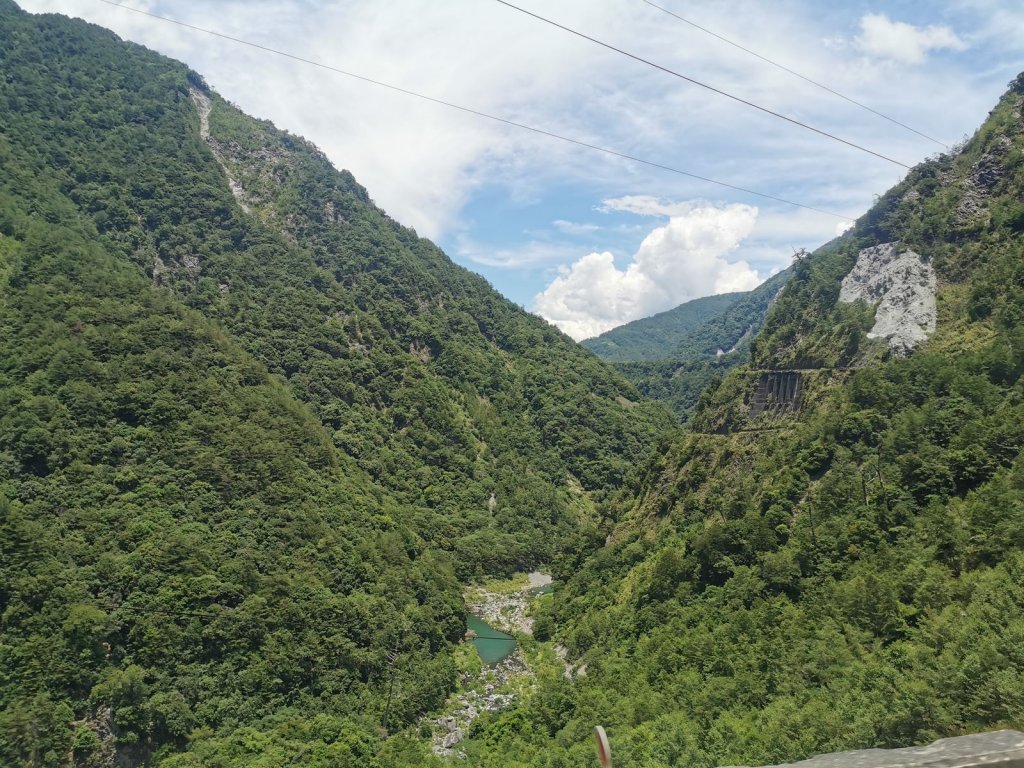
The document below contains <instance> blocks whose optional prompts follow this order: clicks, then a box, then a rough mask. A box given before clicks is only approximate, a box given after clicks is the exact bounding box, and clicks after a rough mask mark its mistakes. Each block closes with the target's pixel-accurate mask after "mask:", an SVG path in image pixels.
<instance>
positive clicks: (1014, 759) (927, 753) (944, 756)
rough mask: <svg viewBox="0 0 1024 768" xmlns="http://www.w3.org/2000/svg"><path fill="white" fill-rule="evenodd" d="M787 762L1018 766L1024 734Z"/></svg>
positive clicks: (856, 766) (816, 766)
mask: <svg viewBox="0 0 1024 768" xmlns="http://www.w3.org/2000/svg"><path fill="white" fill-rule="evenodd" d="M786 765H788V766H798V767H799V768H974V767H975V766H993V767H994V768H1019V766H1021V765H1024V733H1021V732H1019V731H993V732H992V733H976V734H972V735H970V736H956V737H954V738H951V739H939V740H938V741H936V742H934V743H932V744H929V745H928V746H925V747H905V748H903V749H860V750H857V751H855V752H837V753H834V754H831V755H821V756H819V757H812V758H811V759H810V760H801V761H800V762H798V763H787V764H786Z"/></svg>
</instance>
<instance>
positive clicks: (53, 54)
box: [0, 0, 665, 576]
mask: <svg viewBox="0 0 1024 768" xmlns="http://www.w3.org/2000/svg"><path fill="white" fill-rule="evenodd" d="M0 9H2V10H0V12H2V13H3V14H4V15H3V21H4V24H3V29H2V31H0V35H2V36H3V37H2V42H3V46H2V48H0V51H2V54H0V55H2V57H3V58H2V61H3V68H4V71H5V73H6V75H7V76H6V79H5V82H4V83H3V84H2V85H0V98H2V105H0V109H2V114H3V126H4V127H3V137H4V140H5V141H6V142H7V144H8V145H9V146H10V148H11V149H12V151H18V152H23V153H24V155H25V157H26V158H30V160H27V161H26V162H31V163H33V164H34V167H36V168H38V169H39V171H40V172H41V173H44V174H48V175H50V176H51V177H52V179H53V182H54V184H56V185H57V186H59V188H60V190H61V193H62V195H63V196H64V197H65V198H66V199H67V200H69V201H70V202H71V203H73V204H74V206H75V207H76V208H77V210H78V211H80V212H81V213H82V214H84V215H85V216H87V217H88V218H89V219H91V220H92V222H93V224H94V225H95V227H96V229H97V231H98V233H99V235H100V241H101V242H102V244H103V246H104V247H105V248H106V249H108V250H109V251H110V252H111V253H113V254H115V255H116V257H117V258H118V259H120V260H121V261H122V262H124V263H126V264H129V263H130V264H132V265H134V266H135V267H136V269H137V270H138V272H139V273H140V274H142V275H145V276H146V277H147V279H149V280H150V281H151V282H152V284H153V286H155V287H157V288H160V289H162V290H165V291H168V292H170V293H172V294H173V295H175V296H177V297H178V298H179V299H180V300H181V301H182V302H184V303H185V304H187V305H188V306H190V307H192V308H193V309H195V310H197V311H199V312H201V313H202V314H203V316H204V317H206V318H208V319H209V320H211V321H213V322H215V323H217V324H218V325H219V326H220V327H221V328H223V329H224V330H225V331H226V332H227V333H228V334H230V335H231V337H232V338H233V339H235V340H236V341H237V342H238V343H239V344H241V345H242V347H243V348H244V349H245V350H246V351H247V352H248V353H249V354H251V355H252V356H253V357H254V358H255V359H256V360H258V361H259V363H260V364H261V365H262V366H263V367H264V368H265V369H266V370H267V371H268V372H269V373H270V374H271V375H272V376H274V377H275V378H277V379H278V380H279V381H281V382H283V383H285V384H286V385H287V387H288V388H289V390H290V391H291V392H292V393H293V395H294V396H295V397H296V398H298V399H299V400H301V401H303V402H304V403H306V404H307V405H308V406H309V407H310V408H311V409H312V410H313V412H314V413H315V414H316V415H317V417H318V419H319V420H320V422H321V423H322V425H323V426H324V428H325V429H327V430H328V431H329V432H330V434H331V438H332V441H333V442H334V444H335V446H336V447H337V448H338V449H339V450H341V451H342V452H344V453H345V454H347V455H349V456H351V457H352V458H353V459H354V460H355V462H356V463H357V465H358V466H359V467H360V468H361V469H362V470H363V471H364V472H366V473H367V474H368V475H370V476H371V477H372V478H373V479H374V480H375V481H376V482H378V483H380V484H382V485H384V486H386V487H387V488H388V490H389V491H390V492H391V493H392V494H393V495H394V496H395V498H396V499H398V500H400V501H401V502H403V504H405V505H407V507H408V508H409V509H411V510H413V511H412V512H409V513H408V515H409V519H408V520H406V521H405V522H408V523H409V524H410V525H412V526H413V527H414V528H415V529H416V530H417V531H418V532H420V533H421V534H422V535H423V536H424V537H425V538H426V539H427V540H428V541H429V542H431V543H433V544H436V545H437V546H439V547H441V548H443V549H446V550H449V551H453V552H455V553H456V554H457V564H458V567H459V569H460V572H461V573H462V574H463V575H467V576H468V575H471V574H474V573H478V572H502V571H508V570H510V569H513V568H516V567H523V566H525V565H528V564H530V563H533V562H537V561H539V560H545V559H549V558H551V557H553V556H554V555H555V553H556V552H557V551H559V550H560V549H561V548H562V547H563V544H565V542H566V540H567V539H571V538H575V537H577V536H578V535H579V532H580V531H581V530H582V529H586V528H588V527H590V526H591V523H590V520H591V517H592V511H591V510H592V504H593V502H594V501H595V500H598V499H600V498H601V496H602V494H603V493H604V491H605V489H607V488H609V487H612V486H614V485H615V484H617V483H619V482H621V480H622V479H623V478H624V476H625V474H626V472H627V470H628V469H629V467H630V466H631V465H632V463H633V462H635V461H637V460H639V459H640V458H641V457H642V456H643V455H644V453H645V450H646V448H647V446H648V445H649V444H650V441H651V440H652V438H653V436H654V435H655V434H656V432H657V431H658V429H659V427H660V425H661V424H662V423H664V419H665V416H664V414H662V413H660V412H658V411H657V409H655V408H653V407H652V406H650V405H637V401H638V400H639V397H638V394H637V392H636V390H635V389H634V388H633V387H631V386H630V385H629V384H627V383H626V382H625V381H624V380H622V379H621V378H619V377H618V376H616V375H614V374H613V373H611V372H610V371H609V370H608V369H607V368H606V367H605V366H603V365H602V364H600V363H599V362H598V361H596V360H595V359H593V357H592V356H590V355H589V354H587V353H586V352H584V351H583V350H580V349H579V348H578V347H577V346H576V345H575V344H573V342H572V341H571V340H570V339H568V338H567V337H565V336H564V335H562V334H561V333H559V332H558V331H557V330H555V329H554V328H552V327H551V326H549V325H548V324H546V323H544V322H543V321H541V320H540V319H538V318H536V317H533V316H531V315H528V314H526V313H525V312H522V311H521V310H519V309H518V308H516V307H515V306H514V305H512V304H511V303H510V302H507V301H505V300H504V299H502V298H501V297H500V296H499V295H498V294H497V293H496V292H495V291H493V290H492V289H491V288H490V287H489V286H488V285H487V284H486V282H485V281H483V280H482V279H481V278H479V277H477V276H475V275H473V274H471V273H469V272H467V271H466V270H463V269H461V268H459V267H457V266H455V265H454V264H452V263H451V262H450V261H449V260H448V258H447V257H446V256H445V255H444V254H443V253H441V252H440V251H439V250H438V249H437V248H436V247H434V246H433V245H432V244H431V243H429V242H428V241H426V240H422V239H420V238H418V237H417V236H416V235H415V233H414V232H412V231H410V230H408V229H406V228H403V227H401V226H400V225H398V224H397V223H395V222H394V221H392V220H391V219H389V218H388V217H387V216H386V215H385V214H384V213H383V212H381V211H380V210H379V209H378V208H376V207H375V206H374V205H373V204H372V202H371V201H370V199H369V197H368V195H367V193H366V191H365V190H364V189H362V188H361V187H360V186H359V185H358V184H356V182H355V181H354V180H353V179H352V177H351V175H349V174H348V173H345V172H338V171H336V170H334V169H333V168H332V167H331V165H330V163H328V162H327V160H326V159H325V158H324V157H323V155H322V154H321V153H319V151H317V150H316V148H315V147H313V146H311V145H309V144H308V143H307V142H305V141H303V140H301V139H298V138H296V137H294V136H290V135H288V134H286V133H283V132H281V131H278V130H276V129H275V128H274V127H273V126H271V125H269V124H267V123H262V122H259V121H257V120H253V119H251V118H249V117H247V116H245V115H243V114H242V113H240V112H239V111H238V110H236V109H235V108H233V107H232V106H230V105H229V104H227V103H226V102H224V101H223V100H222V99H220V98H219V97H218V96H216V94H213V93H212V92H210V91H209V89H207V88H206V86H205V85H204V84H203V82H202V80H201V78H200V77H199V76H198V75H196V74H194V73H190V72H189V71H188V70H187V69H186V68H185V67H184V66H183V65H181V64H179V63H177V62H173V61H171V60H168V59H165V58H163V57H160V56H157V55H155V54H153V53H151V52H149V51H146V50H144V49H142V48H139V47H136V46H132V45H126V44H124V43H122V42H120V41H118V40H117V39H116V38H115V37H114V36H113V35H111V34H110V33H109V32H106V31H104V30H100V29H98V28H95V27H89V26H88V25H85V24H82V23H78V22H71V21H68V20H66V19H62V18H60V17H45V16H44V17H36V18H33V17H29V16H27V15H25V14H23V13H21V12H19V11H17V9H16V7H15V6H13V4H11V3H10V2H9V0H3V3H2V4H0Z"/></svg>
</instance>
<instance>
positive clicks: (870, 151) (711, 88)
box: [495, 0, 910, 170]
mask: <svg viewBox="0 0 1024 768" xmlns="http://www.w3.org/2000/svg"><path fill="white" fill-rule="evenodd" d="M495 2H497V3H501V4H502V5H504V6H507V7H508V8H512V9H513V10H516V11H519V12H520V13H524V14H526V15H527V16H532V17H533V18H535V19H537V20H538V21H543V22H544V23H545V24H550V25H551V26H553V27H558V29H562V30H565V31H566V32H569V33H570V34H573V35H576V36H577V37H582V38H583V39H584V40H589V41H590V42H592V43H596V44H597V45H600V46H602V47H604V48H607V49H608V50H610V51H615V52H616V53H620V54H622V55H623V56H627V57H629V58H631V59H633V60H634V61H639V62H641V63H642V64H646V65H648V66H650V67H654V68H655V69H659V70H661V71H662V72H665V73H667V74H670V75H672V76H673V77H678V78H679V79H681V80H685V81H686V82H688V83H693V84H694V85H699V86H700V87H701V88H706V89H707V90H709V91H711V92H713V93H717V94H718V95H720V96H725V97H726V98H728V99H732V100H733V101H736V102H739V103H740V104H745V105H747V106H748V107H753V108H754V109H757V110H760V111H761V112H764V113H765V114H768V115H771V116H772V117H777V118H779V119H780V120H785V121H786V122H787V123H792V124H793V125H798V126H800V127H801V128H806V129H807V130H808V131H813V132H814V133H817V134H820V135H822V136H825V137H826V138H829V139H832V140H833V141H838V142H840V143H841V144H846V145H847V146H848V147H853V148H854V149H859V150H860V151H861V152H866V153H867V154H869V155H874V156H875V157H878V158H881V159H882V160H886V161H887V162H890V163H893V164H894V165H898V166H900V167H902V168H907V169H908V170H909V168H910V166H909V165H907V164H906V163H901V162H900V161H899V160H894V159H892V158H891V157H888V156H887V155H883V154H882V153H881V152H875V151H874V150H873V149H868V148H867V147H865V146H862V145H860V144H855V143H854V142H852V141H847V140H846V139H844V138H841V137H839V136H836V135H835V134H834V133H829V132H828V131H824V130H822V129H821V128H815V127H814V126H813V125H808V124H807V123H803V122H801V121H799V120H797V119H795V118H792V117H787V116H786V115H784V114H782V113H781V112H776V111H775V110H772V109H768V107H762V106H761V105H760V104H755V103H754V102H752V101H747V100H746V99H744V98H741V97H739V96H736V95H734V94H731V93H729V92H728V91H723V90H722V89H721V88H715V87H714V86H713V85H708V84H707V83H704V82H701V81H700V80H696V79H694V78H692V77H689V76H687V75H684V74H682V73H681V72H676V71H675V70H674V69H669V68H668V67H663V66H661V64H656V63H654V62H653V61H651V60H650V59H645V58H643V57H642V56H637V55H636V54H635V53H630V52H629V51H625V50H623V49H622V48H616V47H615V46H614V45H611V44H610V43H605V42H603V41H601V40H598V39H597V38H596V37H591V36H590V35H585V34H583V33H582V32H578V31H577V30H575V29H573V28H572V27H567V26H565V25H564V24H559V23H558V22H557V21H552V20H551V19H548V18H545V17H544V16H540V15H538V14H536V13H533V12H532V11H528V10H526V9H525V8H520V7H519V6H518V5H513V4H512V3H510V2H508V0H495Z"/></svg>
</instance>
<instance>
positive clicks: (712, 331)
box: [582, 269, 792, 423]
mask: <svg viewBox="0 0 1024 768" xmlns="http://www.w3.org/2000/svg"><path fill="white" fill-rule="evenodd" d="M791 274H792V272H791V270H789V269H786V270H783V271H782V272H779V273H778V274H777V275H773V276H772V277H770V278H769V279H768V280H766V281H765V282H764V283H762V284H761V285H759V286H758V287H757V288H755V289H754V290H752V291H748V292H746V293H728V294H722V295H720V296H708V297H705V298H703V299H695V300H694V301H690V302H687V303H686V304H682V305H680V306H678V307H676V308H675V309H672V310H669V311H668V312H663V313H661V314H659V315H654V316H653V317H649V318H645V319H643V320H636V321H634V322H632V323H627V324H626V325H623V326H620V327H619V328H615V329H613V330H611V331H608V332H607V333H605V334H602V335H601V336H598V337H596V338H594V339H588V340H587V341H584V342H582V343H583V346H585V347H587V348H588V349H590V350H591V351H592V352H594V353H595V354H596V355H598V356H599V357H601V358H603V359H604V360H608V361H609V362H611V363H612V365H613V366H614V367H615V368H616V369H617V370H618V371H619V372H620V373H621V374H622V375H623V376H625V377H626V378H627V379H629V380H630V381H631V382H633V383H634V384H635V385H636V387H637V389H639V390H640V392H641V393H642V394H643V395H644V396H645V397H648V398H651V399H653V400H657V401H660V402H662V403H663V404H664V405H666V406H667V407H669V408H671V409H672V411H673V412H674V413H675V415H676V417H677V418H678V419H679V421H680V422H683V423H685V422H686V421H687V420H688V419H689V418H690V417H691V416H692V415H693V411H694V409H695V408H696V406H697V401H698V399H699V398H700V394H701V392H703V391H704V390H705V388H706V387H707V386H708V385H709V384H711V383H712V382H713V381H715V380H716V379H720V378H721V377H722V376H724V375H725V374H726V373H727V372H728V371H730V370H732V369H733V368H735V367H736V366H737V365H740V364H741V363H744V362H746V360H747V357H748V353H749V347H750V342H751V341H752V340H753V338H754V337H755V336H756V335H757V333H758V331H760V330H761V326H762V325H763V324H764V321H765V317H766V316H767V314H768V309H769V308H770V306H771V303H772V301H773V300H774V299H775V298H776V297H777V296H778V295H779V292H780V291H781V290H782V287H783V286H784V285H785V284H786V281H787V280H789V277H790V275H791Z"/></svg>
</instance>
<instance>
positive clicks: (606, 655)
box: [0, 0, 1024, 768]
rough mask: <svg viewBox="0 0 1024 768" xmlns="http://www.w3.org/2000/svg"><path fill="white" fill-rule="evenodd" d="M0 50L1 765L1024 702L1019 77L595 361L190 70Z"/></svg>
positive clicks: (469, 762) (1015, 706) (720, 741)
mask: <svg viewBox="0 0 1024 768" xmlns="http://www.w3.org/2000/svg"><path fill="white" fill-rule="evenodd" d="M0 72H2V74H3V77H0V765H4V766H7V765H10V766H32V768H249V766H253V767H255V768H264V767H266V768H277V767H278V766H311V767H312V768H336V767H338V766H342V767H344V768H348V767H349V766H352V767H356V766H358V767H359V768H364V767H369V768H406V767H412V766H417V767H418V766H428V767H431V766H432V767H433V768H443V767H444V766H462V765H465V766H473V767H474V768H491V767H493V768H499V767H501V768H504V767H505V766H510V767H511V768H583V767H584V766H592V765H594V759H595V758H594V751H593V750H594V748H593V729H594V726H595V725H602V726H603V727H604V728H605V729H606V730H607V733H608V736H609V738H610V740H611V743H612V745H613V753H614V755H615V761H616V762H615V765H616V766H617V768H622V767H623V766H625V767H627V768H628V767H629V766H658V767H660V766H684V765H685V766H691V767H696V768H715V766H723V765H766V764H781V763H787V762H792V761H796V760H801V759H803V758H806V757H809V756H812V755H815V754H820V753H823V752H834V751H841V750H849V749H865V748H869V747H885V748H898V747H908V746H913V745H922V744H927V743H930V742H932V741H935V740H936V739H939V738H945V737H956V736H963V735H966V734H975V733H982V732H988V731H997V730H1000V729H1015V728H1021V727H1024V682H1022V681H1024V654H1022V652H1021V649H1022V648H1024V618H1022V617H1024V116H1022V111H1024V75H1021V76H1018V77H1017V78H1015V79H1014V80H1013V81H1012V82H1011V83H1010V84H1009V86H1008V89H1007V90H1006V92H1005V94H1004V95H1003V96H1002V98H1001V99H1000V100H999V102H998V103H997V104H996V105H995V106H994V108H993V109H992V111H991V113H990V114H989V116H988V118H987V119H986V120H985V122H984V124H983V125H981V126H980V127H979V129H978V130H977V132H976V133H975V134H974V135H973V136H971V137H970V138H968V139H966V140H965V141H964V142H963V143H962V144H960V145H958V146H956V147H954V148H951V149H949V150H948V151H945V152H942V153H939V154H936V155H934V156H932V157H931V158H929V159H928V160H926V161H925V162H923V163H921V164H919V165H917V166H915V167H913V168H911V169H910V170H909V171H908V172H907V173H906V175H905V176H904V177H903V178H902V179H901V180H900V181H899V182H898V183H897V184H896V185H895V186H894V187H893V188H892V189H890V190H889V191H887V192H885V193H884V194H882V195H880V196H879V197H878V199H877V201H876V202H875V204H874V205H873V206H872V207H871V208H870V209H869V210H867V211H866V212H865V213H864V214H863V215H862V216H861V217H860V218H859V219H858V220H857V221H856V223H855V224H854V225H853V226H852V227H851V228H850V229H848V230H845V231H844V232H843V234H841V235H839V236H837V237H835V238H834V239H832V240H830V241H829V242H827V243H825V244H823V245H821V247H819V248H817V249H815V250H814V251H812V252H805V251H800V252H798V253H797V255H796V256H795V258H794V260H793V263H792V265H791V266H790V267H789V268H788V269H786V270H784V271H782V272H780V273H779V274H777V275H775V276H773V277H771V278H770V279H768V280H767V281H766V282H764V283H763V284H762V285H761V286H760V287H758V288H756V289H754V290H752V291H749V292H739V293H730V294H724V295H720V296H716V297H712V298H711V299H710V300H709V299H707V298H705V299H698V300H696V301H695V302H690V303H689V304H684V305H682V306H680V307H678V308H676V309H675V310H670V311H669V312H666V313H662V314H660V315H656V316H655V317H653V318H647V319H646V320H643V321H636V322H635V323H631V324H628V325H626V326H622V327H620V328H617V329H614V330H613V331H609V332H607V333H605V334H602V336H600V337H598V338H596V339H592V340H589V341H588V342H586V343H584V345H583V346H581V345H579V344H576V343H575V342H574V341H573V340H572V339H570V338H569V337H568V336H567V335H565V334H564V333H562V332H561V331H559V330H558V329H557V328H556V327H554V326H553V325H551V324H549V323H547V322H546V321H545V320H543V319H541V318H540V317H538V316H536V315H533V314H531V313H529V312H527V311H525V310H524V309H522V308H521V307H519V306H517V305H516V304H514V303H513V302H511V301H508V300H507V299H505V298H503V297H502V295H501V294H500V293H498V292H497V291H496V290H495V289H494V288H493V287H491V286H490V285H489V284H488V283H487V282H486V281H485V280H484V279H483V278H482V277H480V276H478V275H476V274H473V273H472V272H470V271H468V270H466V269H464V268H462V267H460V266H457V265H456V264H455V263H454V262H452V261H451V260H450V259H449V257H448V256H447V255H446V254H445V253H444V252H443V251H441V249H439V248H438V247H437V246H436V245H435V244H434V243H432V242H430V241H429V240H426V239H424V238H422V237H420V236H419V235H417V234H416V232H414V231H413V230H411V229H409V228H408V227H405V226H403V225H402V224H400V223H398V222H397V221H395V220H394V219H392V218H391V217H390V216H389V215H388V214H386V213H385V212H384V211H383V210H382V209H381V208H379V207H378V206H377V205H375V204H374V202H373V201H372V199H371V197H370V192H368V191H367V190H366V189H365V188H363V187H362V186H361V185H360V184H359V183H358V182H357V181H356V179H355V178H354V177H353V175H352V174H351V173H349V172H348V171H345V170H338V169H337V168H335V167H334V166H333V165H332V164H331V162H330V161H329V160H328V159H327V156H326V155H325V154H324V153H323V152H322V151H321V150H320V149H318V148H317V147H316V146H314V145H313V144H311V143H310V142H308V141H306V140H304V139H302V138H300V137H298V136H295V135H293V134H291V133H287V132H285V131H282V130H280V129H278V128H276V127H275V126H274V125H272V124H271V123H269V122H267V121H264V120H259V119H256V118H253V117H250V116H249V115H246V114H245V113H244V112H242V111H241V110H240V109H239V108H237V107H236V106H234V105H232V104H231V103H229V102H228V101H227V100H225V99H224V98H223V97H222V96H220V95H219V94H218V93H217V92H216V91H215V90H214V89H213V88H211V87H210V85H209V84H208V83H207V82H206V81H205V80H204V79H203V77H202V75H201V74H200V73H198V72H195V71H193V70H192V69H190V68H189V67H188V66H186V65H185V64H183V63H181V62H179V61H175V60H173V59H170V58H167V57H164V56H162V55H160V54H157V53H155V52H153V51H151V50H149V49H146V48H143V47H141V46H139V45H135V44H132V43H128V42H125V41H123V40H121V39H119V38H118V37H116V36H115V35H114V34H113V33H111V32H109V31H108V30H106V29H104V28H102V27H98V26H94V25H90V24H86V23H85V22H82V21H80V20H75V19H71V18H68V17H65V16H59V15H55V14H40V15H33V14H29V13H26V12H25V11H23V10H21V8H19V6H18V5H16V4H15V3H14V2H12V0H0ZM356 106H357V105H353V112H354V114H355V113H356V112H357V111H358V110H357V109H356ZM602 358H604V359H602ZM1007 738H1009V737H1007Z"/></svg>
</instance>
